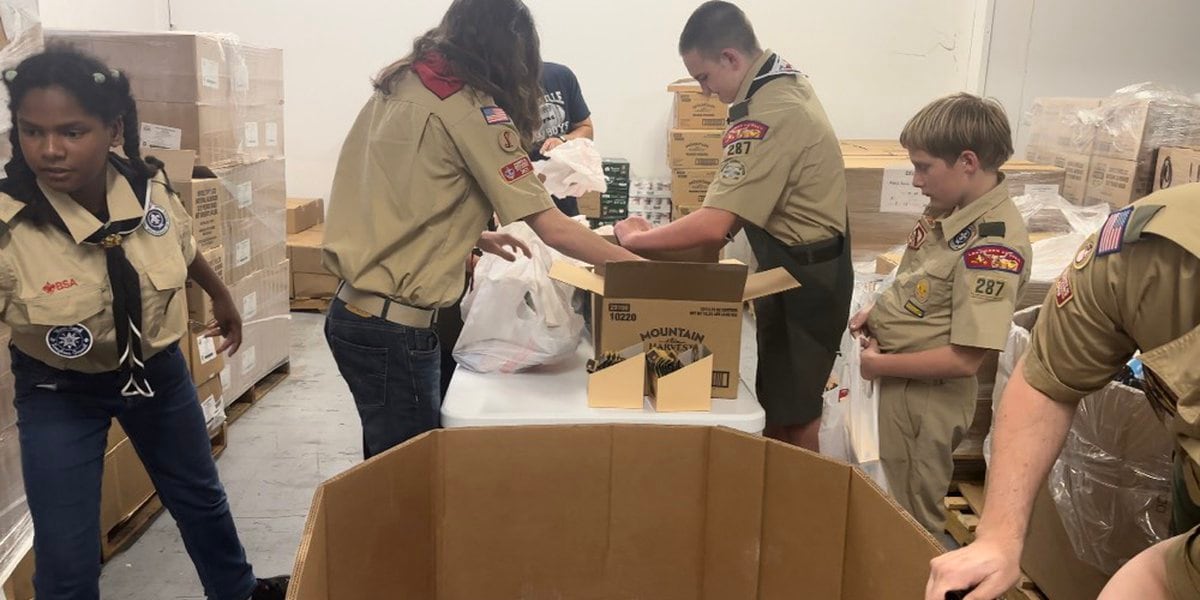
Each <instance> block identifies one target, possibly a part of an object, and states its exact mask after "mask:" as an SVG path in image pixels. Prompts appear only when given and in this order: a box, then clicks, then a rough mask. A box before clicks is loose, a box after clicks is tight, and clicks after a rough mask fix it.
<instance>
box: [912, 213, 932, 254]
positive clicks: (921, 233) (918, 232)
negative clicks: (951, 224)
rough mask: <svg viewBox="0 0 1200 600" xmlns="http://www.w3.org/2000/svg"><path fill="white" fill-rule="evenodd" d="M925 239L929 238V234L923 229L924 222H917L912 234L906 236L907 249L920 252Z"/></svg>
mask: <svg viewBox="0 0 1200 600" xmlns="http://www.w3.org/2000/svg"><path fill="white" fill-rule="evenodd" d="M927 237H929V232H928V231H927V230H926V229H925V220H924V219H922V220H919V221H917V226H916V227H913V230H912V233H910V234H908V247H909V248H912V249H913V250H920V249H921V245H922V244H924V243H925V238H927Z"/></svg>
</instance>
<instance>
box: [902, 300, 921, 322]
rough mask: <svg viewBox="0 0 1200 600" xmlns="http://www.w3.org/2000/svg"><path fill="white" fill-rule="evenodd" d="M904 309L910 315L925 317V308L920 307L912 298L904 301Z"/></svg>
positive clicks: (919, 317)
mask: <svg viewBox="0 0 1200 600" xmlns="http://www.w3.org/2000/svg"><path fill="white" fill-rule="evenodd" d="M904 310H907V311H908V313H909V314H911V315H912V316H914V317H916V318H918V319H924V318H925V309H923V308H921V307H920V306H917V303H916V302H913V301H912V300H909V301H908V302H905V303H904Z"/></svg>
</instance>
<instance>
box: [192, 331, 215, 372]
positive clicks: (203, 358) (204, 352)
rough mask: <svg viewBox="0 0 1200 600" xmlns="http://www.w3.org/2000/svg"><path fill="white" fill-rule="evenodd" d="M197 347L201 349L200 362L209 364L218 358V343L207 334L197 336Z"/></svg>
mask: <svg viewBox="0 0 1200 600" xmlns="http://www.w3.org/2000/svg"><path fill="white" fill-rule="evenodd" d="M196 347H197V349H199V350H200V364H202V365H207V364H208V363H210V362H212V361H213V360H214V359H216V358H217V344H216V343H215V342H213V339H212V338H210V337H208V336H207V335H202V336H200V337H198V338H196Z"/></svg>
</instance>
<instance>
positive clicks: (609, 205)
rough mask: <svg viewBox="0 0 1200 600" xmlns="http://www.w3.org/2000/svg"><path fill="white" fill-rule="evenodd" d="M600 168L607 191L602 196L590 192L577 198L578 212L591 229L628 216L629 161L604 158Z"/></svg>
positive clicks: (610, 223)
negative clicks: (586, 219) (586, 218)
mask: <svg viewBox="0 0 1200 600" xmlns="http://www.w3.org/2000/svg"><path fill="white" fill-rule="evenodd" d="M601 168H602V169H603V171H604V183H605V184H606V185H607V187H608V189H607V190H605V192H604V193H602V194H601V193H596V192H592V193H588V194H584V195H583V196H582V197H580V198H579V212H580V213H581V214H583V215H585V216H587V217H588V224H589V225H590V226H591V227H592V228H593V229H594V228H596V227H601V226H604V225H612V224H613V223H616V222H617V221H620V220H621V219H624V218H625V217H628V216H629V161H628V160H626V159H624V158H606V159H604V161H603V163H602V165H601Z"/></svg>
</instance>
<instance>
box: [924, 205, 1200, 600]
mask: <svg viewBox="0 0 1200 600" xmlns="http://www.w3.org/2000/svg"><path fill="white" fill-rule="evenodd" d="M1135 352H1141V356H1140V358H1141V361H1142V363H1143V365H1144V368H1145V385H1144V387H1145V391H1146V397H1147V399H1148V400H1149V401H1150V402H1151V404H1152V405H1153V406H1154V408H1155V410H1156V411H1157V412H1158V414H1159V416H1160V417H1162V418H1163V420H1164V421H1165V422H1166V424H1167V425H1168V427H1169V429H1170V431H1171V433H1172V434H1173V435H1174V436H1175V439H1176V442H1177V443H1178V447H1177V449H1176V452H1175V481H1174V487H1175V489H1174V502H1173V505H1174V506H1173V515H1172V530H1173V531H1174V532H1176V533H1179V532H1186V533H1182V535H1177V536H1176V537H1174V538H1171V539H1169V540H1166V541H1164V542H1161V543H1159V544H1157V545H1155V546H1152V547H1151V548H1149V549H1148V550H1146V551H1144V552H1142V553H1141V554H1139V555H1137V556H1136V557H1134V558H1133V559H1132V560H1130V561H1129V562H1128V563H1126V565H1125V566H1124V567H1122V568H1121V570H1119V571H1118V572H1117V573H1116V574H1115V575H1114V576H1113V578H1112V579H1111V580H1110V581H1109V582H1108V585H1107V586H1106V587H1105V588H1104V591H1103V592H1101V594H1100V599H1101V600H1118V599H1121V600H1124V599H1137V600H1157V599H1172V600H1187V599H1192V600H1194V599H1196V598H1200V530H1198V529H1197V524H1198V523H1200V519H1198V518H1197V517H1198V516H1200V368H1197V362H1198V359H1200V184H1191V185H1185V186H1180V187H1176V188H1171V189H1169V190H1164V191H1161V192H1157V193H1155V194H1152V195H1150V196H1148V197H1146V198H1144V199H1142V200H1140V201H1138V202H1136V203H1134V204H1132V205H1130V206H1128V207H1125V208H1123V209H1120V210H1118V211H1116V212H1114V213H1112V215H1110V216H1109V218H1108V220H1107V221H1106V222H1105V224H1104V226H1103V227H1102V228H1101V229H1100V231H1099V232H1098V233H1096V234H1094V235H1093V236H1091V237H1090V238H1088V240H1087V241H1086V242H1084V244H1083V246H1082V247H1081V248H1080V249H1079V251H1078V253H1077V254H1076V255H1075V258H1074V261H1073V263H1072V264H1071V265H1070V266H1069V267H1067V268H1066V269H1065V270H1064V271H1063V273H1062V275H1061V276H1059V279H1058V281H1057V283H1056V284H1055V287H1054V288H1053V289H1052V290H1051V291H1050V293H1049V294H1048V295H1047V298H1046V302H1045V304H1044V305H1043V306H1042V310H1041V314H1040V315H1039V318H1038V323H1037V325H1036V326H1035V327H1034V330H1033V335H1032V338H1031V341H1030V347H1029V350H1028V351H1027V352H1026V354H1025V356H1024V358H1023V359H1022V360H1021V362H1020V363H1018V364H1017V368H1016V370H1015V371H1014V373H1013V377H1012V379H1011V380H1010V381H1009V383H1008V387H1007V388H1006V389H1005V390H1004V395H1003V398H1002V400H1001V405H1000V408H999V411H998V412H997V415H996V432H995V441H996V445H995V452H994V454H993V461H992V463H991V465H990V468H989V470H988V491H987V499H986V504H987V511H986V512H985V513H984V514H983V516H982V520H981V522H980V524H979V528H978V530H977V532H976V541H975V542H974V543H972V544H971V545H970V546H967V547H966V548H963V549H961V550H957V551H954V552H951V553H949V554H946V555H944V556H940V557H938V558H936V559H934V560H933V561H932V564H931V567H932V570H931V573H930V578H929V583H928V585H927V587H926V593H925V600H943V598H945V596H946V593H947V592H949V591H953V590H967V589H972V590H973V591H971V592H970V593H969V594H968V595H967V596H965V598H966V599H967V600H986V599H991V598H996V597H998V596H1000V595H1001V594H1003V593H1004V592H1005V591H1006V590H1008V589H1009V588H1010V587H1012V585H1014V584H1015V583H1016V582H1017V579H1018V577H1019V576H1020V559H1021V552H1022V548H1023V545H1024V540H1025V535H1026V532H1027V530H1028V526H1029V518H1030V513H1031V512H1032V509H1033V501H1034V497H1035V496H1036V495H1037V492H1038V489H1039V488H1040V487H1041V486H1042V485H1043V482H1044V481H1045V480H1046V475H1047V473H1048V472H1049V470H1050V466H1051V465H1052V464H1053V463H1054V460H1055V458H1056V457H1057V456H1058V453H1059V450H1060V449H1061V448H1062V445H1063V441H1064V439H1065V438H1066V435H1067V432H1068V430H1069V429H1070V426H1071V421H1072V418H1073V416H1074V414H1075V408H1076V406H1077V404H1078V402H1079V400H1080V399H1081V398H1082V397H1083V396H1085V395H1087V394H1089V393H1092V392H1094V391H1096V390H1099V389H1101V388H1103V387H1104V386H1105V385H1106V384H1107V383H1108V382H1109V381H1110V380H1111V379H1112V378H1113V376H1114V375H1115V374H1117V372H1118V371H1119V370H1120V369H1121V368H1122V367H1123V366H1124V365H1125V364H1126V362H1127V361H1128V360H1129V359H1130V357H1132V356H1133V355H1134V353H1135Z"/></svg>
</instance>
